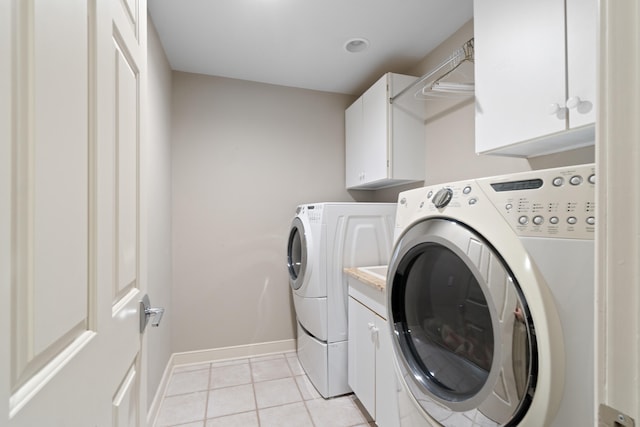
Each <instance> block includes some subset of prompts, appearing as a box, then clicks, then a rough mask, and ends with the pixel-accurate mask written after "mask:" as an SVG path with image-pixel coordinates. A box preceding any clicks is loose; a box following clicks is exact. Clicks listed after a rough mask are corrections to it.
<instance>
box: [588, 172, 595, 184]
mask: <svg viewBox="0 0 640 427" xmlns="http://www.w3.org/2000/svg"><path fill="white" fill-rule="evenodd" d="M595 183H596V174H595V173H592V174H591V175H589V184H595Z"/></svg>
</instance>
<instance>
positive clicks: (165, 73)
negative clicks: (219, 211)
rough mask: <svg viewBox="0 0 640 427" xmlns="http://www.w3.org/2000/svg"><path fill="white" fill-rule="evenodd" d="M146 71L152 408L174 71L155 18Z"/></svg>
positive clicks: (166, 257)
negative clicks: (153, 320)
mask: <svg viewBox="0 0 640 427" xmlns="http://www.w3.org/2000/svg"><path fill="white" fill-rule="evenodd" d="M147 31H148V36H147V37H148V38H147V46H148V53H147V61H148V62H147V70H148V75H147V76H148V87H147V89H148V90H147V94H148V102H147V112H148V121H149V129H148V133H147V137H148V138H149V141H148V144H147V145H146V146H147V147H148V152H147V153H145V154H146V157H147V159H148V167H147V170H148V171H149V174H150V176H149V179H148V181H147V182H149V183H151V187H150V188H149V189H148V190H149V197H148V202H149V207H148V209H147V211H148V213H149V217H148V220H147V224H148V227H149V229H148V236H149V244H148V251H149V252H148V262H149V274H148V280H149V286H148V292H149V297H150V298H151V303H152V304H153V305H154V306H158V307H164V308H165V309H166V311H165V315H164V316H163V318H162V323H161V325H160V327H159V328H147V333H146V335H147V338H148V341H147V343H148V346H147V350H148V351H147V355H148V356H147V362H148V364H147V367H148V377H147V390H148V393H147V398H148V402H147V406H149V405H150V404H151V401H152V399H153V397H154V394H155V392H156V389H157V388H158V385H159V384H160V380H161V379H162V374H163V372H164V369H165V366H166V365H167V362H168V361H169V357H170V356H171V342H170V337H171V319H172V318H173V309H172V306H171V144H170V142H171V139H170V138H171V129H170V123H171V102H170V96H171V69H170V67H169V63H168V61H167V58H166V57H165V54H164V50H163V49H162V45H161V44H160V40H159V38H158V34H157V33H156V30H155V27H154V26H153V22H152V21H151V17H149V21H148V27H147Z"/></svg>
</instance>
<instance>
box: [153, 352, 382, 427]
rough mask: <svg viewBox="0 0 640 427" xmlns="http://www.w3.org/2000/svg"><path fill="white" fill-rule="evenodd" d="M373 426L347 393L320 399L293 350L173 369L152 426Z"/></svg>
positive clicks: (365, 413)
mask: <svg viewBox="0 0 640 427" xmlns="http://www.w3.org/2000/svg"><path fill="white" fill-rule="evenodd" d="M167 426H179V427H289V426H291V427H351V426H354V427H355V426H357V427H365V426H375V424H374V423H373V422H372V421H371V417H369V415H368V414H367V412H366V411H365V410H364V409H361V407H360V406H359V402H358V401H357V399H356V398H355V397H354V396H353V395H352V394H351V395H347V396H341V397H336V398H332V399H328V400H325V399H323V398H322V397H321V396H320V394H318V392H317V391H316V390H315V388H314V387H313V385H312V384H311V382H310V381H309V379H308V378H307V376H306V375H305V373H304V370H303V369H302V366H300V362H299V361H298V357H297V355H296V353H295V352H287V353H279V354H273V355H268V356H261V357H252V358H247V359H237V360H230V361H223V362H213V363H203V364H199V365H190V366H184V367H176V368H175V369H174V370H173V372H172V374H171V378H170V380H169V384H168V386H167V390H166V392H165V396H164V398H163V401H162V405H161V406H160V411H159V414H158V418H157V420H156V423H155V427H167Z"/></svg>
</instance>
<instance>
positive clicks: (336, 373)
mask: <svg viewBox="0 0 640 427" xmlns="http://www.w3.org/2000/svg"><path fill="white" fill-rule="evenodd" d="M395 212H396V204H395V203H313V204H307V205H301V206H298V208H297V209H296V216H295V218H294V219H293V222H292V224H291V230H290V233H289V240H288V245H287V264H288V270H289V282H290V284H291V289H292V291H293V302H294V306H295V310H296V317H297V323H298V358H299V359H300V363H301V364H302V366H303V368H304V369H305V371H306V372H307V375H308V376H309V379H310V380H311V382H312V383H313V384H314V386H315V387H316V389H318V391H319V392H320V394H321V395H322V396H324V397H331V396H337V395H340V394H345V393H349V392H351V389H350V388H349V386H348V383H347V338H348V337H347V334H348V327H347V301H348V299H347V285H346V278H345V275H344V272H343V270H344V268H348V267H359V266H365V265H380V264H387V263H388V262H389V258H390V255H391V245H392V240H393V224H394V219H395Z"/></svg>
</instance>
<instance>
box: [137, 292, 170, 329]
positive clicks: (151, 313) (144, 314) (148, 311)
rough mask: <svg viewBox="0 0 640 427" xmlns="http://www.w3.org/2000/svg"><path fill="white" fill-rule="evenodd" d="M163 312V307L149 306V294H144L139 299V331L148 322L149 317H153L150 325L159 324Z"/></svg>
mask: <svg viewBox="0 0 640 427" xmlns="http://www.w3.org/2000/svg"><path fill="white" fill-rule="evenodd" d="M163 314H164V308H160V307H151V302H150V301H149V295H145V296H143V297H142V299H141V300H140V333H143V332H144V330H145V328H146V327H147V323H149V318H151V317H153V321H152V322H151V326H155V327H157V326H160V320H162V315H163Z"/></svg>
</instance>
